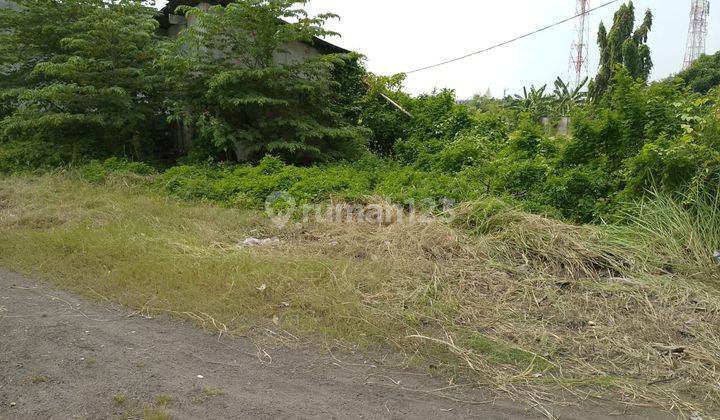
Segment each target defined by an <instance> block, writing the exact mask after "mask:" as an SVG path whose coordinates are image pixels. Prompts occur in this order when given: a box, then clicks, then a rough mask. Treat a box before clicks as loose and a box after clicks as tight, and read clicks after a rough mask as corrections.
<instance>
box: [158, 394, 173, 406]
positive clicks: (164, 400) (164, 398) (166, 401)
mask: <svg viewBox="0 0 720 420" xmlns="http://www.w3.org/2000/svg"><path fill="white" fill-rule="evenodd" d="M172 402H173V398H172V397H170V396H168V395H158V396H157V397H155V405H157V406H159V407H167V406H169V405H170V404H172Z"/></svg>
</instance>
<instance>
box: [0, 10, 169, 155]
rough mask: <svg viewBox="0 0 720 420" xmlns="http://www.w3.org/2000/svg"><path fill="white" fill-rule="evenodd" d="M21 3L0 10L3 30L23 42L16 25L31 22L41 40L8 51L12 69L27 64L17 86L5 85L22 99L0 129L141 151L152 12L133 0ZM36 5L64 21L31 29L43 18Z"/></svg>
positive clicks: (151, 108) (149, 105)
mask: <svg viewBox="0 0 720 420" xmlns="http://www.w3.org/2000/svg"><path fill="white" fill-rule="evenodd" d="M21 6H23V7H25V8H24V9H22V10H20V11H17V12H11V13H10V16H12V17H11V18H8V17H7V16H5V18H7V19H8V20H9V21H10V24H11V25H12V26H10V30H9V31H7V32H6V33H5V35H4V36H5V37H8V38H9V39H8V42H10V43H11V44H12V45H13V46H14V47H15V49H18V50H20V49H22V48H21V47H22V46H23V45H24V43H25V41H24V39H20V38H19V37H21V36H23V37H24V36H30V35H29V34H28V33H27V28H20V27H19V26H18V25H22V24H24V23H26V22H31V26H32V27H35V29H37V30H38V33H36V34H33V35H32V37H33V38H41V40H39V41H37V44H36V45H32V47H31V48H30V49H29V51H28V52H27V53H23V54H19V53H16V52H12V51H11V53H12V54H10V53H8V54H10V55H11V57H12V58H14V59H16V60H18V59H19V60H22V61H19V62H18V63H19V69H20V70H18V71H21V70H24V69H27V71H26V72H25V74H23V75H22V76H23V84H22V86H21V87H17V88H13V89H10V90H5V92H4V95H12V97H13V98H14V100H15V101H16V102H17V104H21V106H20V105H18V106H16V107H14V108H15V109H14V110H13V111H12V112H10V113H9V115H7V116H6V117H5V118H4V119H3V120H2V121H0V135H1V136H2V137H3V138H5V139H8V140H11V141H25V140H33V141H38V142H45V143H48V144H58V145H64V147H66V146H73V147H76V148H79V149H81V148H94V149H97V150H100V151H102V152H104V153H105V154H124V155H128V156H142V155H147V154H148V150H152V148H151V145H149V138H148V137H149V136H148V134H149V132H150V129H151V128H152V124H153V123H154V116H155V113H156V111H155V107H156V104H155V103H154V101H153V98H154V97H155V92H154V86H153V80H154V79H153V76H152V69H151V62H152V60H153V57H154V54H155V46H156V42H155V39H154V33H155V30H156V27H157V22H156V21H155V20H154V18H153V16H154V14H155V13H156V12H155V11H154V10H153V9H151V8H149V7H146V6H144V5H142V4H141V3H140V2H139V1H134V0H122V1H118V2H114V3H110V4H104V5H102V4H98V3H90V2H86V1H84V0H83V1H78V0H71V1H64V2H60V3H52V4H44V3H43V2H27V4H26V2H24V1H22V2H21ZM40 8H45V9H51V10H54V13H53V14H52V17H53V18H65V20H64V21H57V22H54V23H52V24H50V26H49V27H48V28H47V29H45V28H38V27H36V25H37V24H38V22H40V23H43V22H46V20H49V18H47V16H46V15H47V14H48V13H49V12H47V11H40V10H39V9H40ZM38 15H39V16H38ZM36 18H37V19H39V21H38V22H33V19H36ZM59 26H62V28H59ZM9 50H14V48H9ZM30 69H31V70H30Z"/></svg>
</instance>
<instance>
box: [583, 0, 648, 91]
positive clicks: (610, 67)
mask: <svg viewBox="0 0 720 420" xmlns="http://www.w3.org/2000/svg"><path fill="white" fill-rule="evenodd" d="M652 23H653V15H652V12H651V11H650V10H649V9H648V10H647V11H646V12H645V18H644V19H643V22H642V24H641V25H640V26H639V27H638V28H637V29H635V30H633V29H634V28H635V6H634V5H633V3H632V1H630V2H628V3H627V4H623V5H621V6H620V9H619V10H618V11H617V12H615V16H614V19H613V26H612V28H610V32H608V31H607V29H606V28H605V25H604V24H603V23H600V29H599V31H598V46H599V47H600V70H598V74H597V76H596V77H595V80H594V81H593V82H592V83H591V84H590V96H591V97H592V99H594V100H596V99H599V98H600V97H602V96H603V95H604V94H605V92H607V91H608V90H609V89H610V87H611V85H612V83H613V80H614V79H615V73H616V72H617V69H618V67H624V68H625V69H627V71H628V73H629V74H630V76H631V77H633V78H635V79H641V80H643V81H645V82H647V79H648V77H649V76H650V71H651V70H652V66H653V63H652V58H651V56H650V47H649V46H648V45H647V40H648V34H649V32H650V29H652Z"/></svg>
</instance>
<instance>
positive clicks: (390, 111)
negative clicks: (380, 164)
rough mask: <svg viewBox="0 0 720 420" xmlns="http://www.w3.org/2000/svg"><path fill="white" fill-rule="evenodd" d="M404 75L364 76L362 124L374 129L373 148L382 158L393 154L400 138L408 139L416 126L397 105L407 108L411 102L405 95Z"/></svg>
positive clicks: (361, 105) (361, 104) (361, 109)
mask: <svg viewBox="0 0 720 420" xmlns="http://www.w3.org/2000/svg"><path fill="white" fill-rule="evenodd" d="M404 79H405V75H403V74H396V75H393V76H377V75H374V74H372V73H365V75H364V78H363V84H364V87H365V89H363V94H362V95H361V96H360V98H359V100H358V102H357V105H358V107H359V108H360V120H359V123H360V124H361V125H363V126H365V127H368V128H369V129H370V130H372V136H371V138H370V149H371V150H373V151H374V152H376V153H379V154H381V155H390V154H392V152H393V148H394V147H395V142H396V141H397V140H398V139H401V138H405V137H407V135H408V130H409V129H410V127H411V125H412V123H413V117H412V116H410V115H407V114H406V113H405V112H403V111H402V110H400V109H398V107H396V106H395V105H393V104H392V103H390V101H389V100H392V101H393V102H395V103H396V104H399V105H400V106H401V107H404V108H403V109H405V108H408V107H409V106H410V103H411V102H412V99H411V98H410V96H409V95H407V94H406V93H404V92H402V91H401V89H402V82H403V80H404Z"/></svg>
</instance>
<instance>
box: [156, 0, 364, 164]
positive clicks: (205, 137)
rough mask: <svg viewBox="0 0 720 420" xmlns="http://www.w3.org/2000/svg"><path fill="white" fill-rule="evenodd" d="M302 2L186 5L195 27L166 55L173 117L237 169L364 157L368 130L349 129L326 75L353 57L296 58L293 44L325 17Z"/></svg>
mask: <svg viewBox="0 0 720 420" xmlns="http://www.w3.org/2000/svg"><path fill="white" fill-rule="evenodd" d="M298 3H299V5H300V6H302V5H303V4H304V3H306V2H305V1H300V2H298V1H290V0H240V1H236V2H232V3H230V4H228V5H227V6H226V7H222V6H213V7H211V8H209V10H201V9H200V8H193V7H183V8H181V9H180V11H181V12H183V13H185V14H186V15H187V18H188V20H189V21H193V22H194V23H193V24H192V25H190V26H189V28H188V29H187V30H185V31H183V32H182V33H181V34H180V35H179V37H178V38H177V39H176V40H175V42H174V43H173V44H172V46H171V47H170V48H169V49H168V50H167V51H166V52H165V53H164V58H163V67H164V69H165V70H166V71H167V72H166V74H167V82H168V86H169V89H170V90H172V91H174V92H176V93H177V96H175V97H174V98H171V99H172V104H171V108H172V110H173V116H174V118H176V119H179V120H181V121H183V122H184V123H185V124H186V125H191V126H194V127H195V129H196V133H197V139H196V140H199V141H200V142H204V143H206V144H210V145H211V146H212V147H213V148H215V149H216V150H218V151H221V152H222V151H224V152H230V153H232V155H233V156H232V157H233V158H234V159H235V160H237V161H241V162H242V161H247V160H252V159H255V158H258V157H260V156H263V155H265V154H275V155H279V156H281V157H283V158H284V159H285V160H288V161H292V162H298V163H309V162H313V161H318V160H327V159H333V158H345V157H351V156H354V155H357V154H359V153H361V151H362V147H363V143H364V141H365V136H366V134H367V133H366V130H363V129H361V128H360V127H358V126H357V125H356V121H348V118H347V117H348V115H347V109H346V108H345V105H346V103H344V102H343V98H342V92H340V85H339V83H338V82H337V81H336V80H335V79H334V78H333V71H334V70H335V68H336V67H337V66H341V65H343V64H344V63H345V62H346V60H348V59H352V57H347V56H344V55H338V54H330V55H317V56H314V57H307V58H305V59H294V58H292V56H291V54H289V53H288V52H287V51H286V50H285V49H286V47H287V46H288V45H290V44H297V43H311V42H313V39H314V37H317V36H324V35H329V34H331V33H330V32H328V31H326V30H324V29H323V28H322V27H323V24H324V22H325V21H326V20H327V19H329V18H331V17H333V15H330V14H324V15H319V16H315V17H311V16H309V15H308V14H307V13H306V12H305V11H304V10H303V9H302V8H301V7H297V6H298Z"/></svg>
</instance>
